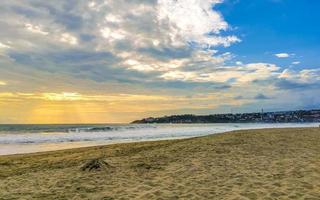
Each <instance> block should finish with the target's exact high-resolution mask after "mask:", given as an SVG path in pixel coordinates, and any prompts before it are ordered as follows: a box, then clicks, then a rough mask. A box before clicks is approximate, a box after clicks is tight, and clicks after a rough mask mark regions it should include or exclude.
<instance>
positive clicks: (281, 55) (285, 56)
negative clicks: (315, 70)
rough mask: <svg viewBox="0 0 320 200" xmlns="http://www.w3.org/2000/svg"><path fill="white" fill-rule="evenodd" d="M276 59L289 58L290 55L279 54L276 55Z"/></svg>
mask: <svg viewBox="0 0 320 200" xmlns="http://www.w3.org/2000/svg"><path fill="white" fill-rule="evenodd" d="M274 55H275V56H276V57H278V58H289V57H290V54H288V53H278V54H274Z"/></svg>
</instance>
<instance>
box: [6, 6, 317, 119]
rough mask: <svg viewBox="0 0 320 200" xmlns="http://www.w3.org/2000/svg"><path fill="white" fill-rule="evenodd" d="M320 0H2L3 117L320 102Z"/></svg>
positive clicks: (250, 108) (125, 115)
mask: <svg viewBox="0 0 320 200" xmlns="http://www.w3.org/2000/svg"><path fill="white" fill-rule="evenodd" d="M319 9H320V1H318V0H308V1H305V0H255V1H252V0H92V1H88V0H55V1H43V0H24V1H20V0H10V1H1V2H0V30H1V31H0V123H127V122H130V121H133V120H135V119H140V118H144V117H149V116H163V115H172V114H214V113H230V112H232V113H241V112H259V111H260V110H261V109H262V108H263V109H264V110H265V111H279V110H296V109H315V108H320V95H319V94H320V37H319V35H320V12H318V11H319Z"/></svg>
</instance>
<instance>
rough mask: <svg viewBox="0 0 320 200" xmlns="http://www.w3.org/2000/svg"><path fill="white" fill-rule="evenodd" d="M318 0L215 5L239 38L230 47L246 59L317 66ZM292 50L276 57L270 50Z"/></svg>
mask: <svg viewBox="0 0 320 200" xmlns="http://www.w3.org/2000/svg"><path fill="white" fill-rule="evenodd" d="M319 8H320V2H319V1H316V0H311V1H303V0H296V1H293V0H258V1H250V0H240V1H239V0H228V1H225V3H222V4H219V5H218V6H217V9H218V10H219V11H220V12H221V13H222V15H223V16H224V18H225V20H226V21H228V23H230V24H231V25H232V26H233V27H235V29H236V30H235V32H236V33H237V35H240V36H241V38H242V42H241V43H239V44H237V45H233V46H231V47H230V49H228V50H230V51H232V52H233V53H235V54H237V55H238V56H240V57H241V56H245V57H244V60H246V61H247V62H248V61H249V62H257V61H264V62H273V63H277V64H279V65H283V66H288V65H290V64H291V63H292V62H295V61H300V62H301V64H299V65H298V66H295V68H306V67H307V68H319V67H320V64H319V63H320V56H319V52H320V45H319V44H320V37H319V35H320V20H319V19H320V13H319ZM279 52H288V53H290V54H295V55H294V56H291V57H290V58H289V59H282V60H278V59H276V58H274V56H273V54H276V53H279Z"/></svg>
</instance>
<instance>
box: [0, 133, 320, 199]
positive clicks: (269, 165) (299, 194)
mask: <svg viewBox="0 0 320 200" xmlns="http://www.w3.org/2000/svg"><path fill="white" fill-rule="evenodd" d="M0 199H1V200H4V199H104V200H111V199H266V200H267V199H270V200H271V199H309V200H312V199H314V200H316V199H320V128H277V129H259V130H237V131H232V132H228V133H219V134H214V135H208V136H201V137H195V138H187V139H176V140H164V141H152V142H135V143H125V144H112V145H106V146H97V147H85V148H75V149H69V150H60V151H52V152H42V153H33V154H21V155H7V156H0Z"/></svg>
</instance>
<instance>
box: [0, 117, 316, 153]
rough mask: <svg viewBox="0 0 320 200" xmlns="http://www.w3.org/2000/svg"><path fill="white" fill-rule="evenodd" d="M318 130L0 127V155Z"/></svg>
mask: <svg viewBox="0 0 320 200" xmlns="http://www.w3.org/2000/svg"><path fill="white" fill-rule="evenodd" d="M318 126H319V124H316V123H287V124H286V123H277V124H263V123H261V124H260V123H221V124H220V123H216V124H87V125H84V124H80V125H79V124H72V125H70V124H68V125H0V155H9V154H20V153H33V152H43V151H52V150H62V149H70V148H77V147H87V146H97V145H105V144H114V143H123V142H137V141H150V140H165V139H178V138H189V137H197V136H204V135H209V134H216V133H224V132H228V131H233V130H244V129H262V128H289V127H318Z"/></svg>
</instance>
